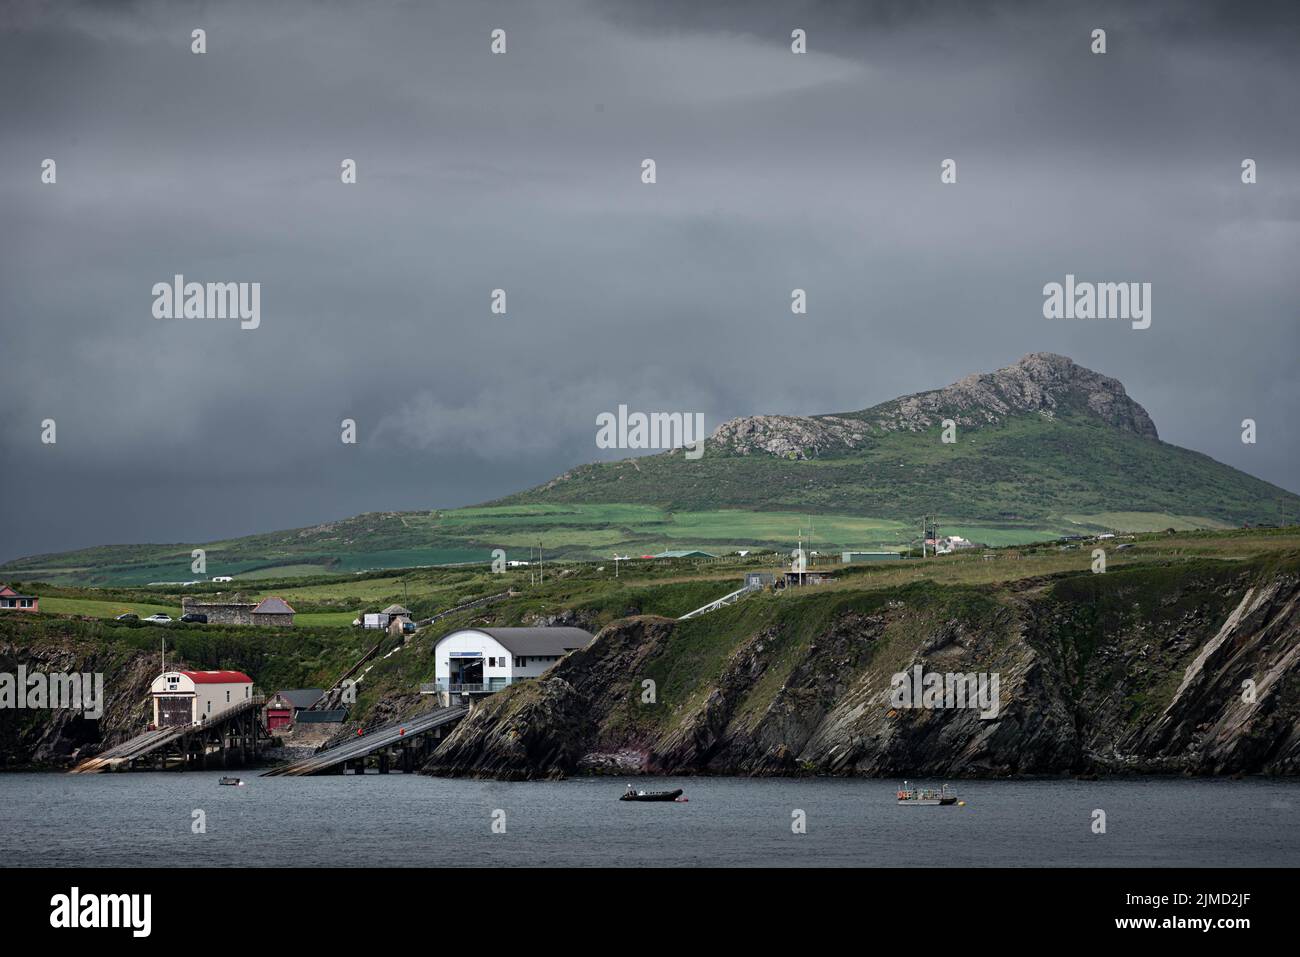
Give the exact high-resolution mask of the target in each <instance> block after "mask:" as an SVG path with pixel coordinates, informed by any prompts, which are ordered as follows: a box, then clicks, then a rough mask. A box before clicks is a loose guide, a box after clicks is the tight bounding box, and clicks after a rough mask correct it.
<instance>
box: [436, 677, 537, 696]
mask: <svg viewBox="0 0 1300 957" xmlns="http://www.w3.org/2000/svg"><path fill="white" fill-rule="evenodd" d="M530 680H532V679H530V678H489V679H488V680H487V681H481V682H473V683H471V682H463V681H451V680H450V679H448V678H439V679H438V680H437V681H432V682H426V683H424V684H422V685H420V693H421V694H435V693H437V692H439V691H446V692H448V693H449V694H491V693H492V692H494V691H504V690H505V689H506V688H507V687H509V686H510V685H512V684H518V683H519V682H521V681H530Z"/></svg>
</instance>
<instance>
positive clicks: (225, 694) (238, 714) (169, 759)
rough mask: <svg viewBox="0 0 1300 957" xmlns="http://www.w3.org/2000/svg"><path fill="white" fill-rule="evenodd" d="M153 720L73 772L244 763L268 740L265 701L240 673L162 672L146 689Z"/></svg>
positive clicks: (86, 760) (239, 764)
mask: <svg viewBox="0 0 1300 957" xmlns="http://www.w3.org/2000/svg"><path fill="white" fill-rule="evenodd" d="M150 691H151V697H152V699H153V720H152V721H151V722H150V724H149V727H148V728H147V729H145V730H144V731H143V732H142V733H140V734H138V735H136V736H135V737H134V738H130V739H128V740H126V741H123V742H122V743H121V744H118V745H115V746H113V747H111V748H109V749H108V750H107V751H104V752H101V753H100V754H98V755H96V756H95V757H93V758H87V759H85V760H84V761H81V762H79V763H78V764H77V765H76V766H75V767H73V769H72V773H73V774H93V773H95V772H98V771H122V770H132V769H143V768H156V769H158V770H160V771H161V770H167V769H175V770H183V769H185V768H194V769H199V768H206V767H208V764H209V762H210V761H211V762H214V763H216V764H217V765H218V766H219V767H223V768H225V767H231V766H233V767H242V766H244V765H245V764H247V763H249V762H250V761H251V762H256V761H257V760H258V756H259V753H260V751H261V747H262V744H263V742H264V741H265V740H267V739H268V735H267V732H266V729H265V728H263V727H262V721H261V710H262V705H263V704H265V701H264V700H263V698H262V697H261V695H255V694H253V679H252V678H250V677H248V675H246V674H244V673H243V672H242V671H164V672H163V673H162V674H160V675H159V676H158V677H157V678H155V679H154V680H153V684H152V686H151V687H150Z"/></svg>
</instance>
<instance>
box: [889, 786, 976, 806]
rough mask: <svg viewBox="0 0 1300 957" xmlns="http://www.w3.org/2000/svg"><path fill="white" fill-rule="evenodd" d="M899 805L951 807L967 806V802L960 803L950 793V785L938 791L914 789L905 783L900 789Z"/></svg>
mask: <svg viewBox="0 0 1300 957" xmlns="http://www.w3.org/2000/svg"><path fill="white" fill-rule="evenodd" d="M898 803H899V804H910V805H913V806H915V807H950V806H951V805H954V804H956V805H958V806H965V804H966V802H965V801H958V800H957V795H955V794H949V793H948V785H946V784H945V785H943V786H942V787H940V788H939V789H938V790H936V789H934V788H918V787H913V786H912V785H910V784H908V782H906V781H904V782H903V786H902V787H901V788H899V789H898Z"/></svg>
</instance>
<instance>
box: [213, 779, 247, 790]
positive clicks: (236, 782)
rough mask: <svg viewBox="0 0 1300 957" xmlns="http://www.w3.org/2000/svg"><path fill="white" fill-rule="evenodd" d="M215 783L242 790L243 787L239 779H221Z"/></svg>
mask: <svg viewBox="0 0 1300 957" xmlns="http://www.w3.org/2000/svg"><path fill="white" fill-rule="evenodd" d="M217 783H218V784H228V785H230V786H231V787H236V788H242V787H243V786H244V782H243V781H242V780H241V779H240V778H222V779H221V780H220V781H218V782H217Z"/></svg>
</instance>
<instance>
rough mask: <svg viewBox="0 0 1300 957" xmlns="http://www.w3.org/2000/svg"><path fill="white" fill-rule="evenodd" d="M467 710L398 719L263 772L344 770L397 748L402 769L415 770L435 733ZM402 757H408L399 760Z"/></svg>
mask: <svg viewBox="0 0 1300 957" xmlns="http://www.w3.org/2000/svg"><path fill="white" fill-rule="evenodd" d="M467 714H469V707H468V706H458V707H455V708H435V709H434V710H433V711H426V712H425V713H424V714H420V715H416V716H415V717H414V718H408V719H406V720H405V721H396V722H394V723H393V724H390V725H385V726H384V727H382V728H376V729H375V730H373V731H368V732H366V733H365V734H362V735H358V736H357V737H355V738H349V739H348V740H346V741H344V742H343V743H342V744H336V745H335V746H334V747H332V748H328V749H327V750H325V751H318V752H316V753H315V754H313V755H312V756H311V757H309V758H303V759H302V760H301V761H294V762H293V763H292V764H286V765H283V766H282V767H278V768H272V769H271V770H270V771H265V772H263V773H262V777H264V778H274V777H299V776H301V775H306V774H323V773H327V772H330V771H333V772H335V773H342V772H343V771H344V770H345V768H346V767H347V765H348V764H353V765H358V766H363V765H364V763H365V759H366V757H367V756H368V755H371V754H374V753H376V752H381V753H382V754H383V755H384V757H387V754H388V752H390V751H396V752H398V754H399V763H401V764H403V765H404V767H403V768H402V770H405V771H410V770H413V767H412V766H413V765H414V763H415V757H416V755H417V753H419V754H422V753H423V752H425V751H429V750H432V749H431V748H430V747H429V745H430V744H431V743H432V741H433V739H434V737H435V736H439V735H441V734H442V733H443V731H445V730H447V729H449V728H451V727H452V726H453V725H455V724H456V723H457V722H459V721H460V720H461V719H462V718H464V717H465V715H467ZM403 758H404V759H405V760H400V759H403ZM386 767H387V763H386V762H384V763H381V765H380V769H381V770H384V769H385V768H386Z"/></svg>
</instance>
